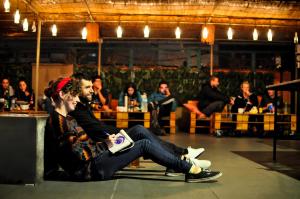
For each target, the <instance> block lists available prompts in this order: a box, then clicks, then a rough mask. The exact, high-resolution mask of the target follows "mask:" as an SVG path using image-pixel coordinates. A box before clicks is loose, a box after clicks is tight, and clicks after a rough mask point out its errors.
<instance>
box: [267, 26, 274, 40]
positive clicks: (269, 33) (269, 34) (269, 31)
mask: <svg viewBox="0 0 300 199" xmlns="http://www.w3.org/2000/svg"><path fill="white" fill-rule="evenodd" d="M267 36H268V41H272V39H273V33H272V30H271V28H269V30H268V34H267Z"/></svg>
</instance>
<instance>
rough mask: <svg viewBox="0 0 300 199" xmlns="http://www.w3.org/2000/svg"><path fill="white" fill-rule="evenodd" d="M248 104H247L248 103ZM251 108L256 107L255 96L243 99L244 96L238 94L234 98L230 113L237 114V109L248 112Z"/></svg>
mask: <svg viewBox="0 0 300 199" xmlns="http://www.w3.org/2000/svg"><path fill="white" fill-rule="evenodd" d="M248 102H249V103H248ZM253 106H256V107H258V100H257V95H255V94H253V93H252V94H251V95H250V96H249V98H248V99H246V98H244V95H243V94H242V93H240V94H239V95H237V96H236V98H235V100H234V104H233V106H232V108H231V112H232V113H237V112H238V109H239V108H245V111H246V112H247V111H250V110H251V109H252V107H253Z"/></svg>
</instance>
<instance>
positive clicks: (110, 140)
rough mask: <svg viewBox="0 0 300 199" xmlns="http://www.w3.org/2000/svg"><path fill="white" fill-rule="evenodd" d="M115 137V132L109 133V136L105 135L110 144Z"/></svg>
mask: <svg viewBox="0 0 300 199" xmlns="http://www.w3.org/2000/svg"><path fill="white" fill-rule="evenodd" d="M116 139H117V136H116V135H115V134H111V135H109V136H108V137H107V140H108V141H109V142H110V143H111V144H113V143H114V142H115V141H116Z"/></svg>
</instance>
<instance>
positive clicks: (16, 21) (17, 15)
mask: <svg viewBox="0 0 300 199" xmlns="http://www.w3.org/2000/svg"><path fill="white" fill-rule="evenodd" d="M20 18H21V16H20V11H19V9H17V10H16V12H15V15H14V22H15V23H16V24H19V23H20Z"/></svg>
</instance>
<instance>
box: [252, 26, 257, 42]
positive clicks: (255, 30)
mask: <svg viewBox="0 0 300 199" xmlns="http://www.w3.org/2000/svg"><path fill="white" fill-rule="evenodd" d="M252 35H253V40H254V41H257V40H258V32H257V29H256V28H254V30H253V34H252Z"/></svg>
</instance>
